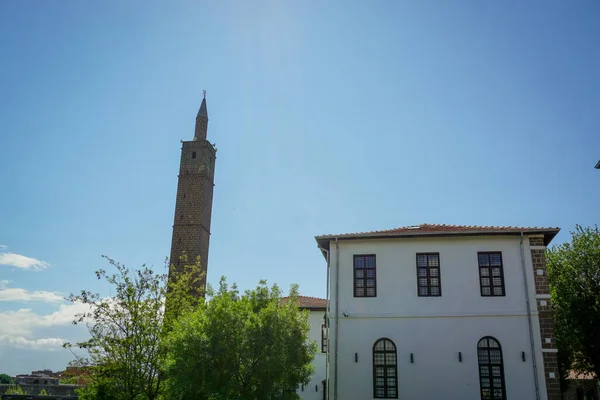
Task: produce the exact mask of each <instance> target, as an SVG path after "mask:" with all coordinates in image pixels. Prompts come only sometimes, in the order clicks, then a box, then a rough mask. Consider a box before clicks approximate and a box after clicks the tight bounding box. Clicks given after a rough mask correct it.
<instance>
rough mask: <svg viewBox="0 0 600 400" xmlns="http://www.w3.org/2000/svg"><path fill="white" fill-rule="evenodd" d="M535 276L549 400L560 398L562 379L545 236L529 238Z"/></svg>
mask: <svg viewBox="0 0 600 400" xmlns="http://www.w3.org/2000/svg"><path fill="white" fill-rule="evenodd" d="M529 246H530V250H531V261H532V264H533V276H534V277H535V278H534V280H535V298H536V303H537V309H538V318H539V322H540V337H541V342H542V355H543V358H544V376H545V379H546V389H547V392H548V400H560V399H561V398H562V397H561V392H560V381H559V377H558V362H557V349H556V343H555V340H554V323H553V320H552V303H551V300H550V287H549V282H548V273H547V271H546V255H545V252H546V247H545V243H544V238H543V237H531V238H529Z"/></svg>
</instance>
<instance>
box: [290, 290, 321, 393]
mask: <svg viewBox="0 0 600 400" xmlns="http://www.w3.org/2000/svg"><path fill="white" fill-rule="evenodd" d="M284 299H285V298H284ZM298 302H299V303H300V308H301V309H303V310H308V311H309V323H310V331H309V333H308V340H310V341H315V342H317V346H318V347H317V353H316V354H315V358H314V359H313V362H312V364H313V367H314V369H315V372H314V374H313V376H312V378H311V381H310V382H309V383H308V384H307V385H303V386H301V387H299V388H298V389H297V390H296V393H297V394H298V395H299V396H300V398H301V399H302V400H324V399H325V396H326V393H327V380H326V379H327V371H326V365H327V363H326V358H327V328H326V325H325V313H326V311H327V300H325V299H319V298H316V297H307V296H298Z"/></svg>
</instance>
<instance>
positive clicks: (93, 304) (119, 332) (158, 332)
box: [65, 256, 199, 400]
mask: <svg viewBox="0 0 600 400" xmlns="http://www.w3.org/2000/svg"><path fill="white" fill-rule="evenodd" d="M103 257H104V258H105V259H106V260H108V262H109V264H110V265H111V266H112V267H114V268H115V269H116V272H115V273H114V274H109V273H107V272H106V271H105V270H103V269H100V270H98V271H96V277H97V278H98V279H100V280H105V281H106V282H108V283H109V284H110V285H111V286H112V288H113V290H114V295H113V296H111V297H101V296H100V295H99V294H98V293H92V292H90V291H87V290H82V291H81V292H80V293H79V294H77V295H74V294H71V295H70V296H69V298H68V299H69V300H70V301H72V302H74V303H83V304H85V305H87V306H89V311H88V312H85V313H81V314H78V315H77V316H76V319H75V321H73V323H74V324H81V323H85V324H87V327H88V330H89V333H90V338H89V339H88V340H86V341H82V342H78V343H76V344H75V345H72V344H70V343H67V344H65V347H68V348H69V347H73V346H75V347H78V348H80V349H83V350H85V351H86V352H87V357H85V358H81V359H79V360H78V362H77V364H78V365H89V366H91V371H92V373H91V376H90V383H89V385H88V387H87V388H86V389H85V390H83V391H81V398H82V399H103V398H106V399H115V400H121V399H123V400H153V399H157V398H158V397H159V394H160V392H161V388H162V384H163V376H162V374H160V366H161V364H162V363H163V358H164V356H165V353H164V346H163V338H164V337H165V330H164V329H165V325H164V324H165V323H169V324H170V323H172V321H173V320H175V319H176V318H177V316H178V314H179V313H183V312H187V311H189V310H191V309H192V307H193V306H194V305H195V303H196V300H195V299H194V298H192V297H191V296H190V295H189V285H193V284H196V280H198V279H199V275H198V273H197V272H198V271H199V265H197V264H196V265H193V266H185V267H183V268H182V270H181V271H178V272H175V271H174V272H173V274H174V275H175V278H176V279H175V280H174V282H173V283H172V284H169V283H168V280H167V278H168V274H166V273H164V274H157V273H155V272H154V271H153V270H152V269H151V268H149V267H147V266H145V265H143V266H142V268H141V269H139V270H131V269H129V268H127V267H125V266H124V265H122V264H120V263H118V262H116V261H114V260H112V259H110V258H108V257H106V256H103ZM177 278H179V279H177ZM168 285H169V286H168ZM167 291H169V297H173V298H174V299H176V300H173V306H172V307H171V309H170V311H169V314H168V316H167V317H165V313H164V307H165V297H166V294H167Z"/></svg>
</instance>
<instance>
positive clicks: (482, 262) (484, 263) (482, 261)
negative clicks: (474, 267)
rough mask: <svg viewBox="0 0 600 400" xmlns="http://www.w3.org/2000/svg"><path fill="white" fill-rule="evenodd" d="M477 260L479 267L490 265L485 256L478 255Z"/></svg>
mask: <svg viewBox="0 0 600 400" xmlns="http://www.w3.org/2000/svg"><path fill="white" fill-rule="evenodd" d="M477 258H478V259H479V266H480V267H487V266H488V265H490V261H489V258H488V255H487V254H479V255H478V257H477Z"/></svg>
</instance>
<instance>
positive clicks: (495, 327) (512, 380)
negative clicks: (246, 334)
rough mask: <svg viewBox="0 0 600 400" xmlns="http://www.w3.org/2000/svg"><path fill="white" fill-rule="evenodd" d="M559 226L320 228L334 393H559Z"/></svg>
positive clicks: (484, 397)
mask: <svg viewBox="0 0 600 400" xmlns="http://www.w3.org/2000/svg"><path fill="white" fill-rule="evenodd" d="M558 232H559V229H558V228H517V227H494V226H492V227H482V226H449V225H430V224H423V225H418V226H411V227H404V228H398V229H392V230H387V231H377V232H365V233H352V234H339V235H323V236H317V237H316V240H317V244H318V246H319V248H320V249H321V251H322V253H323V255H324V256H325V258H326V260H327V269H328V276H329V293H330V311H329V313H328V321H329V347H328V356H327V358H328V364H327V369H328V377H329V379H328V385H327V386H328V390H329V399H331V400H346V399H372V398H375V399H419V400H428V399H431V400H434V399H436V400H437V399H460V400H476V399H481V400H506V399H538V400H546V399H549V400H559V399H561V392H560V384H559V376H558V367H557V349H556V343H555V340H554V330H553V322H552V311H551V301H550V292H549V286H548V277H547V274H546V263H545V257H544V254H545V250H546V246H547V245H548V244H549V243H550V241H551V240H552V239H553V238H554V237H555V236H556V234H557V233H558Z"/></svg>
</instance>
